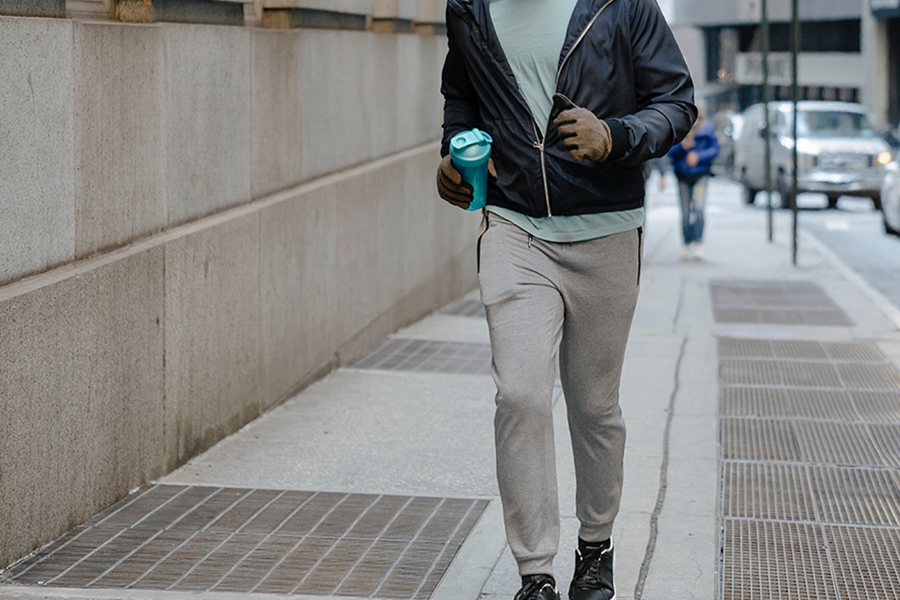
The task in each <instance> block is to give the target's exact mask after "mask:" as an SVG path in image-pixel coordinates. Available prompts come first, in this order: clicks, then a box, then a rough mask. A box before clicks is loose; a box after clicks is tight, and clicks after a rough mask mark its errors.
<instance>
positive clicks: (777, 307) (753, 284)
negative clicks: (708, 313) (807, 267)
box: [710, 281, 853, 327]
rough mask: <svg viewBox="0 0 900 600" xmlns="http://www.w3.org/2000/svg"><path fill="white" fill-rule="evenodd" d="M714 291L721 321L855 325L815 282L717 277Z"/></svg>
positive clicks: (712, 285)
mask: <svg viewBox="0 0 900 600" xmlns="http://www.w3.org/2000/svg"><path fill="white" fill-rule="evenodd" d="M710 294H711V296H712V303H713V312H714V316H715V319H716V321H717V322H719V323H758V324H769V325H828V326H840V327H849V326H851V325H853V322H852V321H851V320H850V319H849V317H847V315H846V314H845V313H844V311H842V310H841V309H840V307H838V305H837V304H835V303H834V301H833V300H831V298H829V297H828V295H827V294H825V292H824V291H823V290H822V289H821V288H820V287H819V286H818V285H816V284H814V283H811V282H803V281H713V282H711V283H710Z"/></svg>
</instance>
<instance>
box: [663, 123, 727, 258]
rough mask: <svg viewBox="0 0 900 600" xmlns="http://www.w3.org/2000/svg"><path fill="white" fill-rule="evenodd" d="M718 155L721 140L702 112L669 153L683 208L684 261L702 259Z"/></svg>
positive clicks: (682, 256) (682, 255)
mask: <svg viewBox="0 0 900 600" xmlns="http://www.w3.org/2000/svg"><path fill="white" fill-rule="evenodd" d="M718 155H719V139H718V138H717V137H716V129H715V127H713V124H712V123H709V122H707V121H706V119H705V118H704V115H703V112H702V111H701V112H700V114H699V116H698V118H697V122H696V123H695V124H694V126H693V127H692V128H691V130H690V132H688V134H687V136H685V138H684V140H682V142H681V143H680V144H677V145H675V146H674V147H673V148H672V149H671V150H669V158H671V159H672V167H673V169H674V171H675V177H677V178H678V197H679V199H680V201H681V202H680V204H681V231H682V234H683V235H684V247H683V248H682V250H681V258H682V259H684V260H690V259H692V258H693V259H694V260H700V259H701V258H703V245H702V239H703V224H704V217H703V208H704V205H705V204H706V184H707V182H708V181H709V174H710V171H712V163H713V160H715V158H716V156H718Z"/></svg>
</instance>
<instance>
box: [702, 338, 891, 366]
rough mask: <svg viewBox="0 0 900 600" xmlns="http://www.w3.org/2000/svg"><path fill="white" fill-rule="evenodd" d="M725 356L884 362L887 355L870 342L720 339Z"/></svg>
mask: <svg viewBox="0 0 900 600" xmlns="http://www.w3.org/2000/svg"><path fill="white" fill-rule="evenodd" d="M719 356H720V357H722V358H761V359H765V358H787V359H792V360H809V361H812V360H824V361H830V362H838V361H847V362H871V363H876V364H880V365H883V364H885V362H886V361H885V358H884V356H883V355H882V354H881V352H880V351H879V350H878V348H877V346H875V345H874V344H869V343H851V342H840V343H829V342H803V341H781V340H747V339H737V338H719Z"/></svg>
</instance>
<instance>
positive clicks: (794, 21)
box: [766, 0, 800, 266]
mask: <svg viewBox="0 0 900 600" xmlns="http://www.w3.org/2000/svg"><path fill="white" fill-rule="evenodd" d="M799 52H800V16H799V14H798V10H797V0H791V97H792V100H793V101H794V118H793V119H792V121H793V126H792V129H793V132H792V133H793V138H794V149H793V151H792V154H791V155H792V157H793V160H792V161H791V162H792V165H791V171H792V173H791V180H792V181H791V213H792V216H793V224H792V229H793V242H792V243H791V262H792V263H793V265H794V266H797V100H798V96H799V88H798V86H797V54H799ZM766 112H767V113H768V111H766Z"/></svg>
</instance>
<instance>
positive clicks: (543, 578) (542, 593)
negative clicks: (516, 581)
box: [513, 575, 559, 600]
mask: <svg viewBox="0 0 900 600" xmlns="http://www.w3.org/2000/svg"><path fill="white" fill-rule="evenodd" d="M513 600H559V592H557V591H556V580H555V579H553V577H551V576H550V575H526V576H525V577H523V578H522V589H520V590H519V591H518V593H517V594H516V596H515V598H513Z"/></svg>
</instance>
